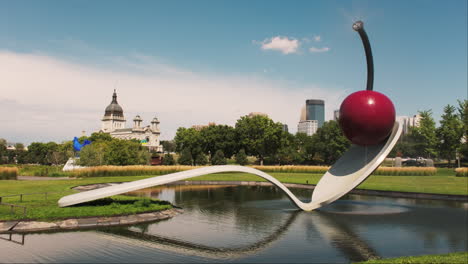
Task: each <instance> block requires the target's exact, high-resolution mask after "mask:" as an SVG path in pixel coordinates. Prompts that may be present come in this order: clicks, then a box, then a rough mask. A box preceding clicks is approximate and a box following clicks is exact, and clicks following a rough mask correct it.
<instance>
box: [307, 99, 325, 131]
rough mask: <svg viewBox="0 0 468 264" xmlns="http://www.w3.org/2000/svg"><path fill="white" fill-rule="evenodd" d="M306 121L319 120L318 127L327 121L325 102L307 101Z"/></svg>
mask: <svg viewBox="0 0 468 264" xmlns="http://www.w3.org/2000/svg"><path fill="white" fill-rule="evenodd" d="M305 110H306V120H317V122H318V127H319V128H320V127H322V126H323V122H324V121H325V102H324V101H323V100H316V99H309V100H306V109H305Z"/></svg>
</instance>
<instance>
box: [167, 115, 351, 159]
mask: <svg viewBox="0 0 468 264" xmlns="http://www.w3.org/2000/svg"><path fill="white" fill-rule="evenodd" d="M165 145H166V146H167V147H169V148H173V150H174V151H175V152H177V153H178V154H179V159H178V163H179V164H183V165H206V164H208V163H210V164H213V165H221V164H226V159H229V158H232V157H233V156H234V158H235V159H236V162H237V163H239V164H241V165H243V164H245V163H246V159H245V158H244V157H245V156H246V155H247V156H253V157H256V159H257V162H258V163H259V164H261V165H263V164H280V165H288V164H331V163H333V162H335V161H336V160H337V159H338V158H339V157H340V156H341V155H342V153H343V152H344V151H346V149H347V148H348V147H349V145H350V142H349V141H348V140H347V139H346V138H345V137H344V135H343V133H342V132H341V130H340V128H339V126H338V123H337V122H335V121H328V122H325V123H324V125H323V127H321V128H320V129H318V131H317V133H315V134H314V135H313V136H307V135H306V134H302V133H298V134H296V135H293V134H290V133H288V132H285V131H283V125H282V124H281V123H278V122H274V121H273V120H271V119H270V118H268V117H266V116H261V115H257V116H243V117H241V118H240V119H239V120H237V122H236V124H235V126H234V127H231V126H228V125H209V126H207V127H204V128H202V129H195V128H184V127H181V128H179V129H178V130H177V132H176V136H175V138H174V141H173V145H172V146H171V145H170V144H168V143H165ZM163 146H164V145H163ZM167 147H166V148H165V150H166V151H167V150H168V148H167Z"/></svg>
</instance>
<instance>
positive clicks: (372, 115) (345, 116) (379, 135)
mask: <svg viewBox="0 0 468 264" xmlns="http://www.w3.org/2000/svg"><path fill="white" fill-rule="evenodd" d="M353 29H354V30H355V31H357V32H358V33H359V36H360V37H361V39H362V43H363V45H364V50H365V52H366V60H367V89H366V90H362V91H358V92H355V93H352V94H350V95H349V96H348V97H346V98H345V99H344V101H343V103H341V107H340V118H339V124H340V127H341V129H342V130H343V133H344V135H345V136H346V137H347V138H348V139H349V140H350V141H351V142H352V143H354V144H356V145H361V146H368V145H375V144H378V143H380V142H382V141H383V140H384V139H385V138H387V137H388V136H389V135H390V133H391V131H392V129H393V126H394V123H395V107H394V106H393V103H392V101H391V100H390V99H389V98H388V97H387V96H385V95H384V94H382V93H379V92H376V91H373V85H374V61H373V58H372V50H371V46H370V43H369V38H368V37H367V34H366V31H364V23H363V22H362V21H357V22H355V23H354V24H353Z"/></svg>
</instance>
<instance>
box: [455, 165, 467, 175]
mask: <svg viewBox="0 0 468 264" xmlns="http://www.w3.org/2000/svg"><path fill="white" fill-rule="evenodd" d="M455 175H456V176H457V177H468V168H467V167H465V168H457V169H455Z"/></svg>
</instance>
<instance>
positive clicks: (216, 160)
mask: <svg viewBox="0 0 468 264" xmlns="http://www.w3.org/2000/svg"><path fill="white" fill-rule="evenodd" d="M211 164H212V165H226V164H227V161H226V158H225V157H224V153H223V151H222V150H218V151H216V153H215V154H214V155H213V157H212V158H211Z"/></svg>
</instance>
